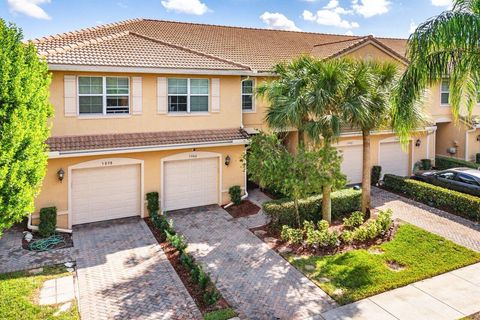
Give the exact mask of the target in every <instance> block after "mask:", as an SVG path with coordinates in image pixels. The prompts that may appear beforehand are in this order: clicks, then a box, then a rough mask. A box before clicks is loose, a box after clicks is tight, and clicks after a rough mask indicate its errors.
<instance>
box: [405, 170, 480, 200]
mask: <svg viewBox="0 0 480 320" xmlns="http://www.w3.org/2000/svg"><path fill="white" fill-rule="evenodd" d="M412 178H413V179H416V180H420V181H424V182H428V183H431V184H434V185H437V186H440V187H445V188H448V189H452V190H456V191H460V192H464V193H468V194H471V195H474V196H480V170H476V169H472V168H451V169H448V170H442V171H436V170H429V171H419V172H417V173H415V175H414V176H413V177H412Z"/></svg>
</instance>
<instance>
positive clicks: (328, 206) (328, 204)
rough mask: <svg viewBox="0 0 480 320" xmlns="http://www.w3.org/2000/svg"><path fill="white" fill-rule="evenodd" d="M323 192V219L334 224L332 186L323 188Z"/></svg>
mask: <svg viewBox="0 0 480 320" xmlns="http://www.w3.org/2000/svg"><path fill="white" fill-rule="evenodd" d="M322 192H323V197H322V219H323V220H326V221H328V223H332V198H331V193H332V186H331V185H326V186H323V191H322Z"/></svg>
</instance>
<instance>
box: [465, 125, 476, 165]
mask: <svg viewBox="0 0 480 320" xmlns="http://www.w3.org/2000/svg"><path fill="white" fill-rule="evenodd" d="M475 130H477V128H472V129H470V130H467V131H465V161H469V160H468V134H469V133H472V132H475Z"/></svg>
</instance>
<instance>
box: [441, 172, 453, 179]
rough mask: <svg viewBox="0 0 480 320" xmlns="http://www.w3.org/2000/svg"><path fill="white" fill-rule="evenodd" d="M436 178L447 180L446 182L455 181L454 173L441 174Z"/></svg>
mask: <svg viewBox="0 0 480 320" xmlns="http://www.w3.org/2000/svg"><path fill="white" fill-rule="evenodd" d="M438 177H439V178H441V179H448V180H453V179H455V173H454V172H448V171H447V172H442V173H439V174H438Z"/></svg>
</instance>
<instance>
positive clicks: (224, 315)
mask: <svg viewBox="0 0 480 320" xmlns="http://www.w3.org/2000/svg"><path fill="white" fill-rule="evenodd" d="M236 316H237V313H236V312H235V310H233V309H230V308H228V309H222V310H217V311H211V312H208V313H207V314H205V316H204V317H203V319H204V320H228V319H231V318H233V317H236Z"/></svg>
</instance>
